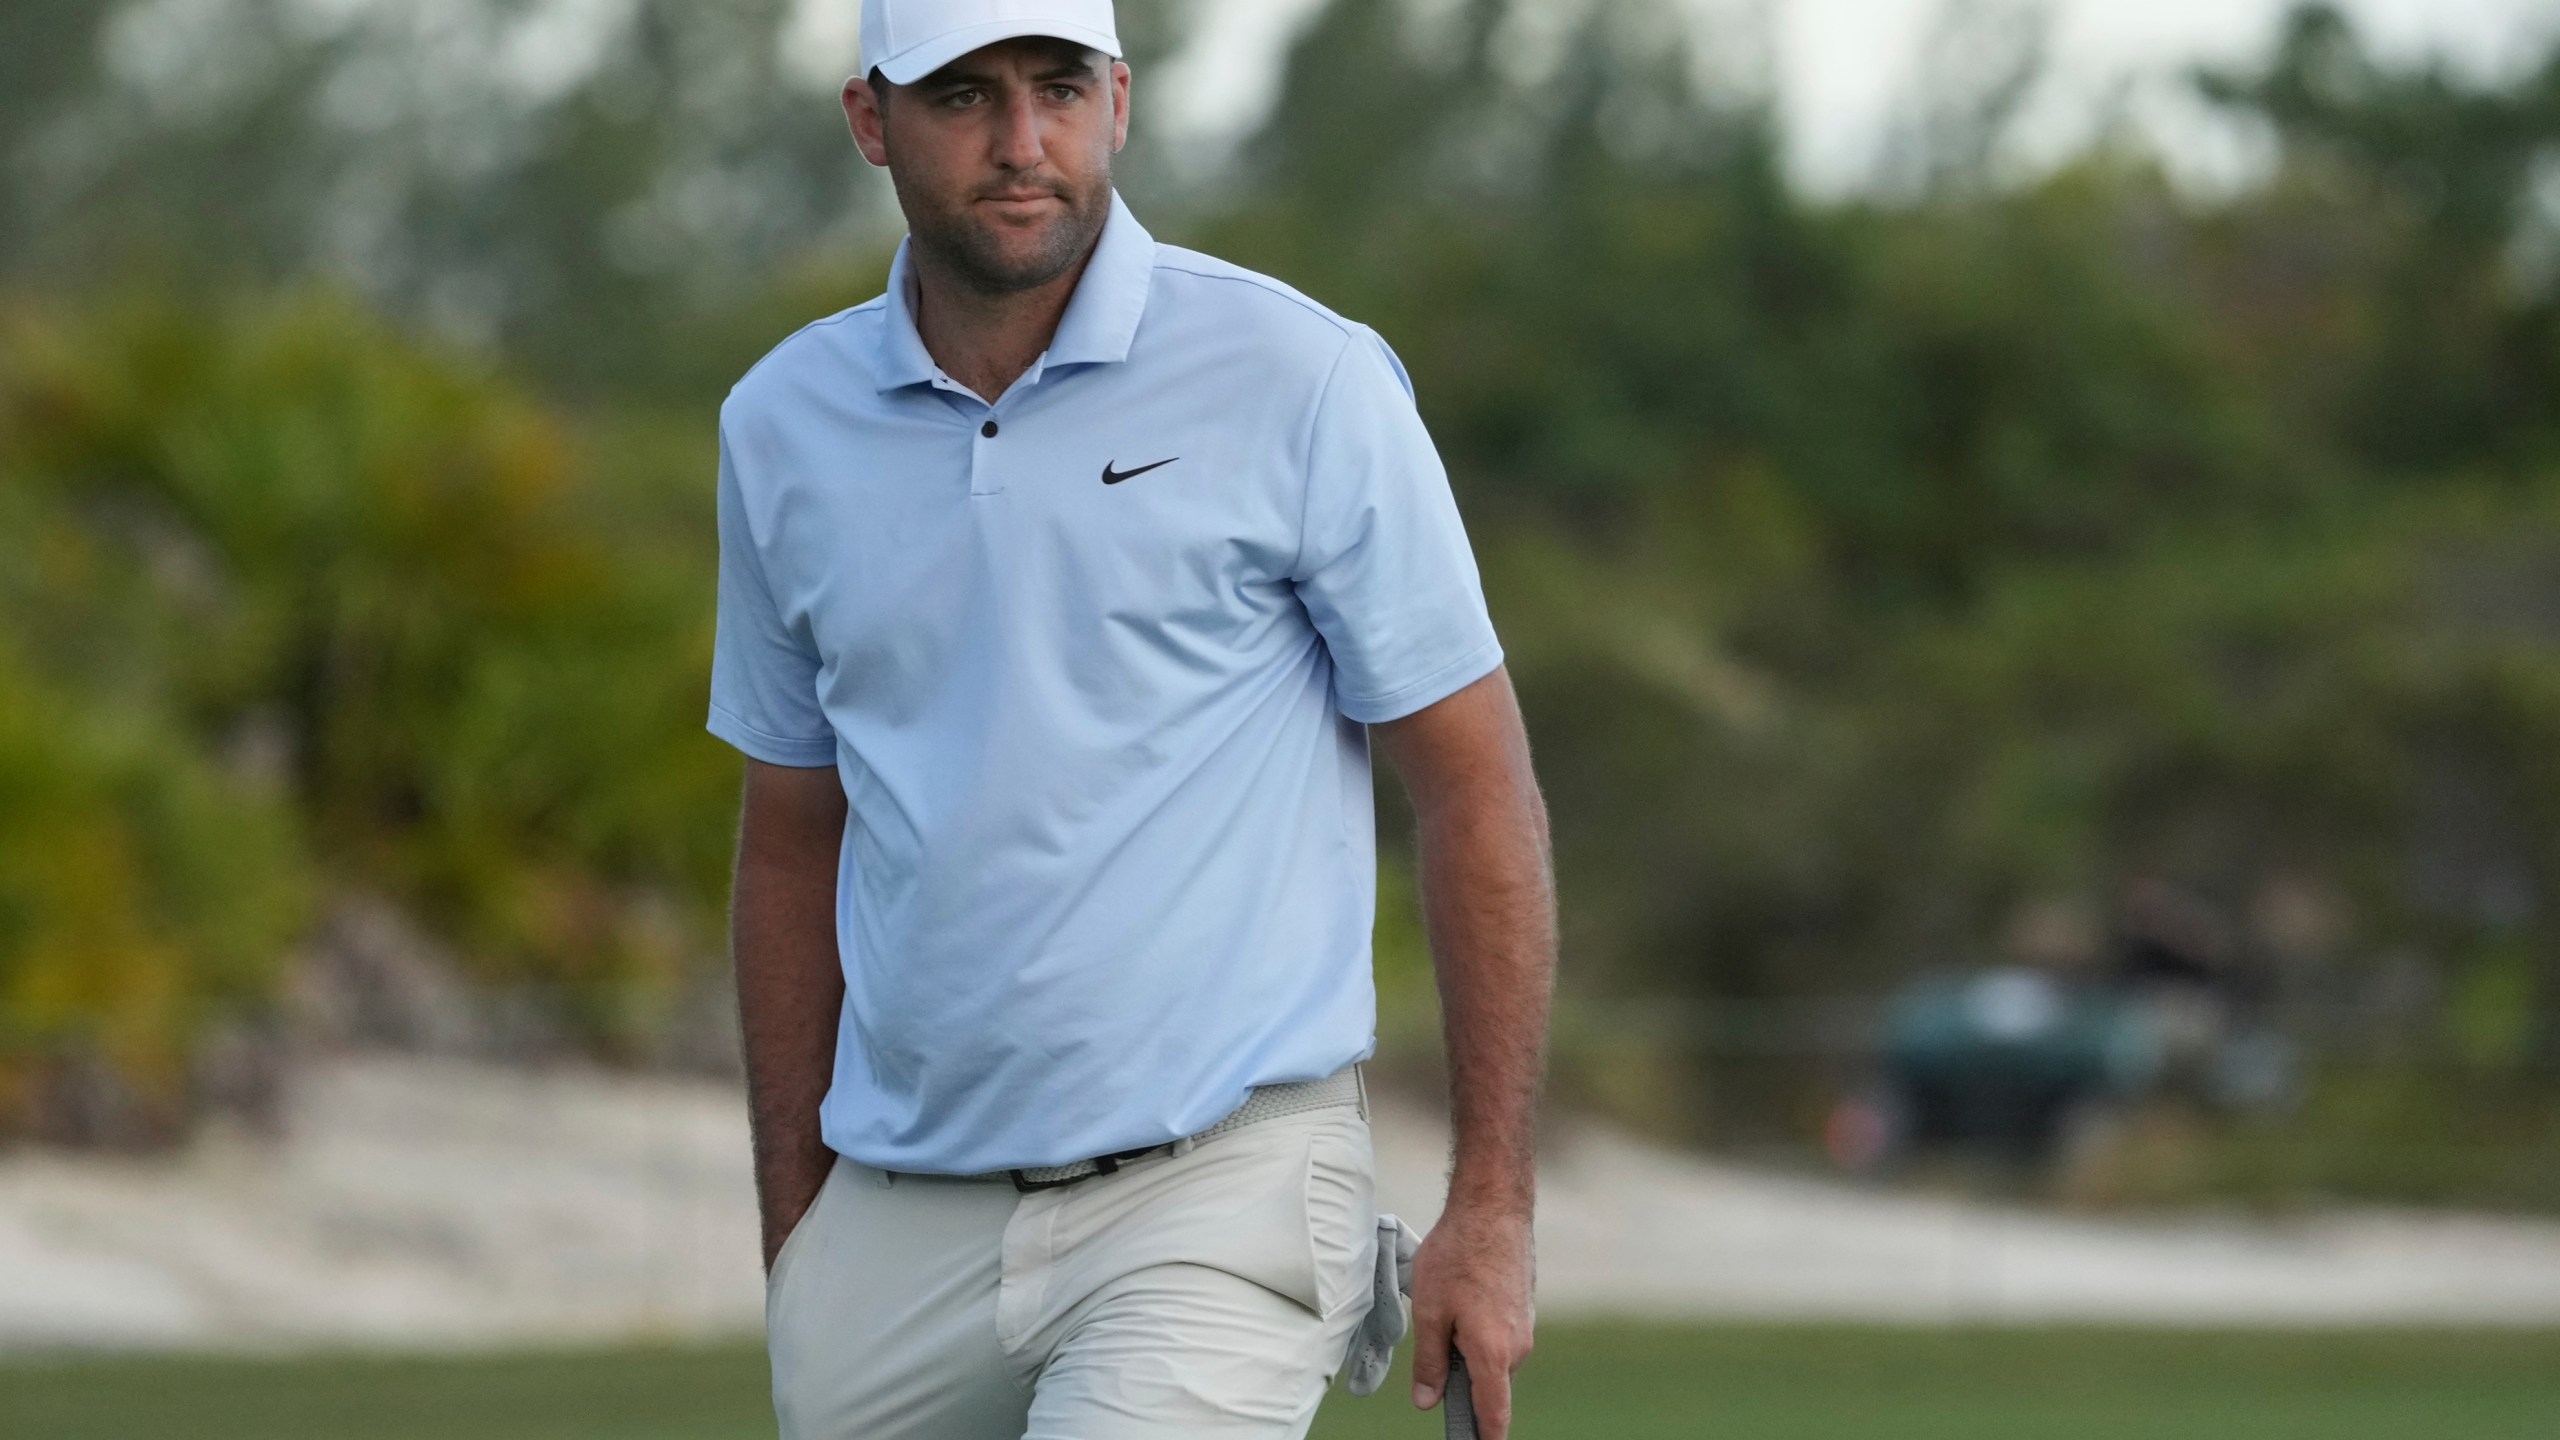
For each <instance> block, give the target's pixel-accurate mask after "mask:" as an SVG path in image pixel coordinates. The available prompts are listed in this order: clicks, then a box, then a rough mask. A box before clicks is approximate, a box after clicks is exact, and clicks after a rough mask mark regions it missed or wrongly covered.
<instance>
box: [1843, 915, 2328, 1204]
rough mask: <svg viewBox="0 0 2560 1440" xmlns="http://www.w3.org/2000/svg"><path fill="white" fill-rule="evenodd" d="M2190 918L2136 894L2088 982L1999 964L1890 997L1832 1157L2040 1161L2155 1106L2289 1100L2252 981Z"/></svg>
mask: <svg viewBox="0 0 2560 1440" xmlns="http://www.w3.org/2000/svg"><path fill="white" fill-rule="evenodd" d="M2194 915H2195V911H2194V909H2193V907H2191V906H2186V905H2182V904H2179V903H2176V902H2175V901H2174V900H2173V899H2163V898H2162V896H2161V895H2160V894H2159V893H2157V892H2151V893H2144V892H2137V894H2136V896H2135V897H2134V902H2133V904H2132V906H2131V907H2129V916H2128V923H2127V925H2126V927H2125V928H2124V930H2123V931H2122V932H2121V934H2120V936H2119V939H2118V943H2117V946H2116V953H2115V960H2114V963H2113V965H2112V966H2111V967H2110V969H2109V971H2108V973H2107V974H2106V975H2105V976H2104V977H2103V978H2100V979H2077V978H2073V977H2070V976H2066V975H2063V974H2058V973H2055V972H2053V971H2049V970H2042V969H2035V968H2030V967H2026V966H1999V967H1991V968H1986V969H1980V970H1974V971H1969V972H1962V973H1957V974H1941V975H1934V976H1930V977H1927V978H1924V979H1922V980H1920V981H1918V982H1916V983H1914V984H1913V985H1911V986H1910V987H1909V988H1907V989H1905V990H1904V991H1902V992H1901V993H1900V994H1899V995H1897V996H1896V997H1895V998H1894V999H1893V1001H1892V1002H1891V1004H1890V1005H1889V1007H1888V1009H1887V1011H1886V1015H1885V1020H1884V1026H1883V1034H1882V1036H1881V1039H1880V1043H1879V1044H1878V1046H1877V1056H1876V1061H1875V1070H1874V1074H1873V1075H1872V1076H1871V1077H1870V1078H1869V1079H1868V1080H1867V1081H1866V1082H1865V1084H1863V1085H1862V1086H1861V1087H1860V1088H1859V1089H1858V1090H1856V1091H1855V1092H1854V1093H1852V1094H1851V1095H1849V1096H1848V1097H1846V1098H1845V1099H1843V1100H1842V1101H1840V1103H1839V1104H1838V1105H1836V1106H1835V1107H1834V1108H1833V1110H1832V1112H1831V1115H1830V1118H1829V1121H1828V1123H1827V1125H1826V1126H1825V1133H1824V1144H1825V1148H1826V1149H1827V1150H1828V1151H1829V1153H1830V1155H1831V1158H1832V1160H1833V1161H1834V1162H1835V1163H1837V1164H1838V1165H1839V1166H1840V1167H1841V1168H1843V1169H1845V1170H1849V1171H1851V1172H1853V1173H1857V1174H1864V1175H1880V1174H1884V1173H1888V1172H1890V1171H1891V1170H1893V1169H1894V1168H1896V1167H1897V1166H1899V1165H1901V1164H1902V1163H1903V1162H1905V1161H1907V1160H1909V1159H1911V1158H1912V1157H1914V1156H1915V1155H1918V1154H1920V1153H1923V1152H1928V1151H1950V1152H1968V1153H1972V1154H1977V1155H1981V1156H1985V1157H1988V1158H1994V1159H2000V1160H2006V1161H2012V1162H2018V1163H2024V1164H2029V1165H2046V1164H2052V1163H2055V1162H2057V1161H2059V1160H2061V1159H2062V1158H2064V1157H2066V1156H2068V1155H2071V1154H2073V1153H2075V1152H2077V1151H2081V1150H2084V1149H2086V1148H2087V1147H2089V1146H2091V1145H2094V1144H2099V1143H2103V1140H2104V1137H2107V1136H2110V1135H2114V1134H2118V1133H2121V1131H2122V1129H2123V1124H2122V1122H2123V1121H2124V1120H2125V1118H2126V1117H2127V1116H2128V1115H2129V1114H2130V1113H2131V1112H2133V1111H2135V1110H2137V1109H2139V1108H2140V1107H2142V1106H2144V1105H2146V1104H2149V1103H2152V1102H2154V1101H2158V1100H2164V1099H2168V1098H2172V1097H2175V1098H2182V1099H2186V1100H2190V1101H2193V1102H2195V1103H2197V1104H2199V1105H2201V1106H2203V1107H2205V1108H2208V1109H2211V1110H2215V1111H2222V1112H2232V1111H2261V1110H2271V1109H2275V1108H2278V1107H2281V1106H2283V1105H2285V1104H2288V1103H2290V1101H2291V1100H2292V1099H2293V1098H2294V1095H2295V1091H2296V1089H2297V1080H2296V1066H2295V1063H2294V1055H2293V1048H2292V1046H2291V1045H2290V1043H2289V1042H2287V1041H2286V1040H2285V1039H2284V1037H2282V1036H2281V1035H2278V1034H2277V1033H2275V1032H2274V1031H2273V1030H2272V1029H2270V1028H2268V1027H2267V1026H2266V1025H2265V1024H2263V1023H2262V1022H2261V1020H2260V1019H2259V1018H2258V1012H2259V1011H2260V1010H2261V1009H2262V1008H2263V1007H2262V1006H2261V1005H2260V1004H2259V998H2260V997H2259V996H2258V995H2257V994H2256V992H2255V989H2254V987H2252V986H2251V985H2249V984H2248V983H2247V982H2246V980H2245V979H2244V978H2243V977H2241V976H2240V975H2239V974H2237V973H2236V972H2235V970H2234V969H2233V968H2232V967H2230V966H2229V965H2227V964H2224V963H2221V956H2220V951H2221V948H2222V947H2220V946H2218V945H2217V944H2215V943H2212V939H2211V932H2210V931H2209V930H2207V929H2206V928H2204V927H2202V926H2199V925H2197V924H2195V923H2193V919H2194Z"/></svg>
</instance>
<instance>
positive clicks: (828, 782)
mask: <svg viewBox="0 0 2560 1440" xmlns="http://www.w3.org/2000/svg"><path fill="white" fill-rule="evenodd" d="M747 772H748V773H747V783H746V788H745V795H744V798H743V800H742V802H741V806H740V819H739V825H738V859H737V873H736V879H735V883H734V885H733V888H732V891H731V899H730V914H729V939H730V953H731V955H732V956H733V957H734V961H735V965H736V970H737V981H738V1025H739V1032H740V1038H741V1041H742V1043H743V1045H744V1048H745V1056H746V1069H747V1121H748V1126H749V1130H750V1132H751V1134H752V1135H753V1138H754V1148H755V1171H756V1200H757V1208H758V1210H759V1212H760V1213H761V1215H762V1217H763V1221H764V1263H765V1266H766V1268H767V1269H768V1270H769V1269H771V1268H772V1266H773V1259H774V1256H775V1254H776V1253H778V1252H779V1251H780V1250H781V1248H782V1242H783V1239H784V1237H786V1236H788V1235H789V1234H790V1233H791V1227H792V1226H793V1225H794V1224H796V1223H798V1221H799V1219H800V1216H801V1215H802V1213H803V1212H805V1211H806V1210H807V1209H808V1208H809V1203H810V1201H812V1200H813V1199H815V1198H816V1197H817V1194H818V1187H819V1186H820V1185H822V1184H823V1183H825V1181H826V1178H827V1169H828V1167H829V1166H831V1165H832V1164H834V1163H835V1155H834V1153H833V1152H832V1151H830V1150H829V1149H828V1148H827V1145H826V1141H825V1140H824V1139H822V1138H820V1136H819V1133H818V1104H819V1102H820V1101H822V1100H824V1099H825V1098H826V1094H827V1086H828V1083H829V1082H830V1080H831V1079H832V1078H833V1076H834V1072H835V1054H836V1024H837V1020H838V1017H839V1016H840V1014H841V1013H842V1011H843V1007H844V972H843V970H842V969H841V968H840V965H839V961H838V959H837V956H836V928H835V905H836V890H835V887H836V860H837V847H838V845H839V844H840V842H841V839H842V835H843V824H844V793H843V791H842V789H841V788H839V787H838V785H837V783H836V778H835V772H834V771H832V770H827V771H809V770H791V769H785V768H782V767H778V766H768V765H761V764H758V763H756V762H753V761H750V762H749V763H748V766H747Z"/></svg>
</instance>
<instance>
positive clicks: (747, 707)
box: [709, 435, 836, 769]
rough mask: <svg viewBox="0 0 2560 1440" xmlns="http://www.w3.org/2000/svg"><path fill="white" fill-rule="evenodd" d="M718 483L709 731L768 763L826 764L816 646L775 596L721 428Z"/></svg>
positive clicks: (831, 739) (828, 738)
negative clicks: (717, 566) (717, 564)
mask: <svg viewBox="0 0 2560 1440" xmlns="http://www.w3.org/2000/svg"><path fill="white" fill-rule="evenodd" d="M719 488H720V501H719V510H720V596H719V604H720V613H719V619H718V623H717V626H716V628H715V630H714V633H713V639H712V649H711V719H710V723H709V728H710V731H711V733H712V734H714V735H717V736H719V737H720V738H721V739H723V740H726V741H728V742H729V743H730V744H732V745H734V746H736V747H738V749H739V750H740V751H742V752H744V753H745V754H746V755H748V756H750V757H751V758H754V759H757V760H762V761H764V762H765V763H767V764H770V765H791V766H797V767H800V768H804V769H814V768H816V767H818V766H822V765H833V764H834V763H835V761H836V742H835V731H834V729H833V727H831V726H830V725H829V724H828V723H827V717H826V712H825V711H824V710H822V709H820V708H819V706H818V655H817V650H816V647H815V646H814V645H813V644H811V643H810V640H809V636H808V634H807V633H806V632H805V631H804V630H801V629H798V628H796V627H794V626H792V625H791V624H790V623H789V622H788V621H786V620H785V619H784V618H783V615H782V611H781V609H780V608H779V607H778V606H776V605H775V604H774V599H773V591H772V589H771V587H769V586H768V585H767V584H766V582H765V573H764V561H763V557H762V556H760V555H759V554H758V553H757V550H756V543H755V537H754V535H753V534H752V533H750V531H749V528H748V525H747V505H746V498H745V496H744V495H743V494H741V493H740V490H739V486H738V472H737V467H736V466H735V465H733V464H732V463H731V461H730V458H729V442H728V437H727V436H726V435H723V436H722V437H721V441H720V487H719Z"/></svg>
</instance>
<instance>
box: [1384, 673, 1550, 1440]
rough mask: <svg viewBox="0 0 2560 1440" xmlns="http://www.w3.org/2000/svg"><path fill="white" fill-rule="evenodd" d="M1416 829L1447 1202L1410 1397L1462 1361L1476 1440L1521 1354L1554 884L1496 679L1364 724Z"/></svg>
mask: <svg viewBox="0 0 2560 1440" xmlns="http://www.w3.org/2000/svg"><path fill="white" fill-rule="evenodd" d="M1374 733H1375V734H1376V735H1377V736H1378V737H1379V740H1380V742H1381V743H1382V745H1383V746H1384V748H1385V749H1386V752H1387V756H1388V758H1389V759H1390V760H1392V761H1393V762H1394V763H1395V767H1396V771H1397V773H1398V774H1400V775H1402V776H1403V777H1404V783H1405V789H1406V790H1407V791H1409V792H1410V793H1411V794H1412V796H1413V812H1414V818H1415V820H1416V821H1417V822H1418V824H1419V826H1420V829H1421V837H1420V840H1421V878H1422V883H1421V889H1422V915H1423V924H1424V928H1425V929H1426V930H1427V932H1428V933H1429V935H1430V939H1431V960H1432V969H1433V972H1434V974H1435V976H1436V977H1437V979H1438V980H1439V984H1440V1015H1441V1027H1442V1029H1443V1031H1444V1032H1445V1033H1446V1035H1447V1037H1448V1044H1449V1112H1450V1124H1451V1129H1452V1130H1453V1131H1454V1133H1455V1135H1456V1140H1457V1146H1456V1150H1457V1157H1456V1165H1455V1166H1454V1167H1453V1169H1452V1171H1451V1173H1450V1177H1449V1203H1448V1206H1447V1208H1446V1209H1444V1210H1443V1211H1442V1212H1441V1214H1440V1223H1439V1224H1437V1225H1435V1226H1433V1227H1432V1228H1431V1234H1430V1236H1429V1238H1427V1239H1425V1240H1424V1241H1423V1242H1422V1250H1421V1252H1420V1253H1419V1254H1417V1255H1415V1256H1414V1261H1413V1317H1414V1337H1415V1338H1414V1352H1413V1379H1414V1386H1413V1402H1414V1403H1415V1404H1416V1405H1419V1406H1421V1407H1422V1408H1424V1409H1426V1410H1427V1409H1430V1408H1431V1407H1432V1406H1434V1405H1436V1404H1438V1403H1439V1402H1440V1396H1441V1392H1442V1391H1443V1390H1445V1389H1446V1388H1447V1386H1448V1376H1449V1366H1448V1357H1449V1347H1450V1345H1451V1344H1452V1343H1453V1342H1454V1343H1455V1344H1456V1346H1457V1348H1458V1353H1459V1354H1461V1355H1463V1356H1465V1357H1466V1361H1467V1375H1468V1378H1469V1379H1470V1380H1471V1381H1473V1382H1474V1385H1475V1387H1476V1388H1475V1402H1476V1423H1477V1427H1478V1430H1479V1433H1481V1434H1482V1435H1483V1437H1484V1440H1504V1437H1505V1436H1507V1435H1508V1434H1509V1433H1510V1431H1511V1372H1512V1370H1513V1368H1514V1367H1516V1366H1517V1365H1519V1363H1520V1362H1521V1360H1522V1359H1524V1358H1526V1357H1527V1355H1528V1353H1529V1343H1530V1331H1531V1326H1532V1312H1531V1295H1530V1292H1531V1287H1532V1283H1533V1281H1534V1278H1535V1273H1534V1267H1533V1262H1532V1256H1531V1253H1530V1215H1531V1212H1532V1210H1533V1209H1534V1208H1535V1205H1536V1200H1537V1166H1536V1153H1537V1113H1538V1082H1539V1074H1540V1071H1541V1068H1542V1066H1543V1063H1544V1060H1543V1057H1544V1054H1545V1048H1546V1035H1547V1009H1548V997H1549V992H1550V991H1551V990H1552V988H1553V986H1554V982H1555V955H1556V926H1555V883H1554V878H1553V873H1552V861H1551V860H1550V857H1549V855H1548V849H1547V812H1546V806H1545V803H1544V802H1543V801H1542V800H1541V799H1540V798H1539V795H1538V784H1537V779H1536V777H1535V776H1534V775H1533V774H1531V772H1530V769H1529V740H1528V736H1527V734H1526V733H1525V732H1524V731H1523V729H1522V728H1521V724H1520V708H1519V705H1518V702H1517V701H1515V700H1514V699H1513V697H1512V694H1511V679H1510V676H1508V675H1507V674H1505V673H1504V672H1503V671H1502V670H1501V669H1499V668H1497V669H1495V670H1494V671H1493V673H1491V674H1489V675H1487V676H1485V677H1484V678H1483V679H1481V680H1479V681H1477V682H1475V683H1474V684H1472V685H1469V686H1468V687H1466V688H1465V689H1463V690H1460V691H1459V692H1457V693H1456V694H1454V695H1451V696H1449V697H1448V698H1446V699H1444V700H1441V701H1439V702H1437V703H1435V704H1431V705H1426V706H1424V707H1423V708H1422V709H1420V710H1417V711H1415V712H1414V713H1412V714H1410V715H1407V716H1404V717H1403V718H1401V719H1397V720H1390V721H1388V722H1386V723H1385V724H1382V725H1379V726H1376V727H1375V730H1374Z"/></svg>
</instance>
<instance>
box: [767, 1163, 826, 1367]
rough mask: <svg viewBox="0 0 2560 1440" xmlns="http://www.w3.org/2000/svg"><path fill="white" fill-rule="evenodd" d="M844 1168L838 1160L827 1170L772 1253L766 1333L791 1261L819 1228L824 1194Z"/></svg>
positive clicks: (788, 1273) (772, 1320) (789, 1269)
mask: <svg viewBox="0 0 2560 1440" xmlns="http://www.w3.org/2000/svg"><path fill="white" fill-rule="evenodd" d="M844 1167H845V1161H844V1157H843V1156H837V1157H836V1160H835V1163H833V1164H831V1165H829V1166H828V1167H827V1174H826V1178H824V1179H822V1180H820V1181H819V1182H818V1193H817V1194H815V1195H812V1196H810V1197H809V1208H808V1209H806V1210H803V1211H801V1212H800V1218H799V1219H797V1220H794V1221H792V1222H791V1233H790V1234H788V1235H785V1236H783V1237H782V1248H781V1249H780V1250H777V1251H775V1252H774V1255H773V1268H772V1269H770V1270H768V1271H766V1272H765V1276H764V1323H765V1328H766V1329H767V1330H770V1329H772V1328H773V1322H774V1302H775V1301H776V1300H777V1299H779V1298H780V1297H781V1295H782V1286H783V1282H784V1281H786V1280H788V1279H789V1278H790V1277H791V1262H792V1259H793V1257H794V1256H796V1255H798V1254H799V1252H800V1251H802V1250H804V1249H806V1248H808V1247H807V1246H806V1245H805V1244H803V1243H802V1242H804V1241H805V1240H807V1239H808V1238H809V1235H810V1232H811V1231H814V1230H816V1229H817V1228H818V1222H819V1221H820V1220H821V1219H822V1218H823V1215H822V1212H823V1211H824V1210H825V1208H826V1203H827V1192H828V1191H829V1190H832V1189H834V1188H835V1183H836V1177H837V1176H838V1175H839V1174H841V1173H843V1170H844Z"/></svg>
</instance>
